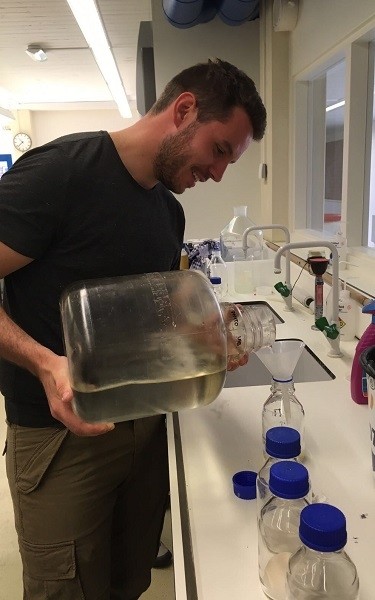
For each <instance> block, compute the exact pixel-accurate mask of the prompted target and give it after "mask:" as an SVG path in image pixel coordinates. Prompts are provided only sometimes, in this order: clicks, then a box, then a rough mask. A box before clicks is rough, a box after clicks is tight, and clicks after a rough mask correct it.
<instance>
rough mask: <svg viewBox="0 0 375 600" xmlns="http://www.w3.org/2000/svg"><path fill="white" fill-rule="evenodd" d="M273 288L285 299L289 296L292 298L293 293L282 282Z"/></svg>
mask: <svg viewBox="0 0 375 600" xmlns="http://www.w3.org/2000/svg"><path fill="white" fill-rule="evenodd" d="M273 287H274V288H275V290H277V291H278V292H279V294H281V295H282V296H283V298H287V297H288V296H290V293H291V292H290V289H289V288H288V286H287V285H286V284H285V283H283V282H282V281H279V282H278V283H276V284H275V285H274V286H273Z"/></svg>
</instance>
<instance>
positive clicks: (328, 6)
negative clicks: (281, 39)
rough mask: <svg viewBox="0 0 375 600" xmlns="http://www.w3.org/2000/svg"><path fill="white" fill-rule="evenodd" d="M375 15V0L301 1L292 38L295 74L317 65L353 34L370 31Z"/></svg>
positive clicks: (291, 55) (291, 53) (292, 73)
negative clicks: (317, 62)
mask: <svg viewBox="0 0 375 600" xmlns="http://www.w3.org/2000/svg"><path fill="white" fill-rule="evenodd" d="M374 15H375V2H374V0H356V1H353V0H328V1H327V0H300V5H299V14H298V21H297V25H296V28H295V29H294V31H293V32H292V33H291V37H290V61H291V62H290V68H291V75H292V76H296V75H298V74H300V73H301V72H302V71H304V70H305V69H307V68H310V67H312V66H314V63H315V62H316V61H318V60H319V59H320V58H321V57H322V56H324V55H325V54H329V53H330V52H332V51H334V50H335V49H337V48H338V47H340V45H341V44H342V43H344V42H347V41H348V38H350V36H352V35H358V32H359V31H361V29H363V30H366V28H367V27H368V26H370V25H369V22H370V20H371V18H373V17H374Z"/></svg>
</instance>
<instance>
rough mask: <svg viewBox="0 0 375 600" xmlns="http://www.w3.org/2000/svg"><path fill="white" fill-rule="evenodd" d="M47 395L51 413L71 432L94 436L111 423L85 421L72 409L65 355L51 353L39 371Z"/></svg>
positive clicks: (111, 426) (110, 428)
mask: <svg viewBox="0 0 375 600" xmlns="http://www.w3.org/2000/svg"><path fill="white" fill-rule="evenodd" d="M39 378H40V380H41V382H42V384H43V387H44V390H45V392H46V395H47V399H48V404H49V408H50V411H51V415H52V416H53V417H54V418H55V419H57V420H58V421H61V423H63V425H65V427H67V428H68V429H69V430H70V431H71V432H72V433H75V434H76V435H80V436H94V435H101V434H103V433H107V432H108V431H111V430H112V429H113V428H114V424H113V423H86V422H85V421H83V420H82V419H81V418H80V417H79V416H78V415H76V413H75V412H74V410H73V404H72V401H73V390H72V388H71V386H70V381H69V372H68V361H67V358H66V357H65V356H57V355H52V357H51V359H50V360H49V361H48V368H47V369H44V370H43V372H42V373H39Z"/></svg>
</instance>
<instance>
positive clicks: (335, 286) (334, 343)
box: [274, 241, 342, 357]
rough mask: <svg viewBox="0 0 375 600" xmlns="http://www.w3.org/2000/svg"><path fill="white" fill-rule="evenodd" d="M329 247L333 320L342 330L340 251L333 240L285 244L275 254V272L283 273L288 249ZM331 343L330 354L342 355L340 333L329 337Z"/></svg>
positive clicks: (334, 355)
mask: <svg viewBox="0 0 375 600" xmlns="http://www.w3.org/2000/svg"><path fill="white" fill-rule="evenodd" d="M322 247H324V248H328V249H329V250H330V251H331V253H332V304H333V322H334V323H335V325H336V327H337V329H338V331H340V325H339V286H340V283H339V253H338V252H337V248H336V246H335V245H334V244H333V243H332V242H324V241H323V242H295V243H291V244H285V246H282V247H281V248H279V249H278V251H277V252H276V254H275V263H274V269H275V273H281V268H280V262H281V255H282V254H284V252H286V251H290V250H293V249H294V248H322ZM327 339H328V341H329V343H330V345H331V350H330V351H329V352H328V356H332V357H339V356H342V352H341V350H340V335H338V336H337V338H336V339H330V338H328V337H327Z"/></svg>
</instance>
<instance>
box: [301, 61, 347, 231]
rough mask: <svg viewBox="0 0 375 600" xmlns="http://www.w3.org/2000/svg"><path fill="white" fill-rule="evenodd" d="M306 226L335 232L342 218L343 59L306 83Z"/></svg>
mask: <svg viewBox="0 0 375 600" xmlns="http://www.w3.org/2000/svg"><path fill="white" fill-rule="evenodd" d="M308 104H309V107H310V111H309V112H310V120H309V127H308V146H309V149H310V153H309V154H310V157H311V160H310V164H309V165H308V169H310V173H309V177H308V188H307V195H308V198H307V203H308V210H307V223H306V226H307V228H309V229H314V230H317V231H323V232H325V233H329V234H335V233H336V231H337V230H338V228H339V225H340V221H341V217H342V175H343V146H344V114H345V61H340V62H339V63H338V64H336V65H334V66H332V67H330V68H329V69H327V70H325V71H323V72H322V73H320V74H319V75H318V76H317V77H315V78H314V79H313V80H311V81H310V82H309V91H308Z"/></svg>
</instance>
